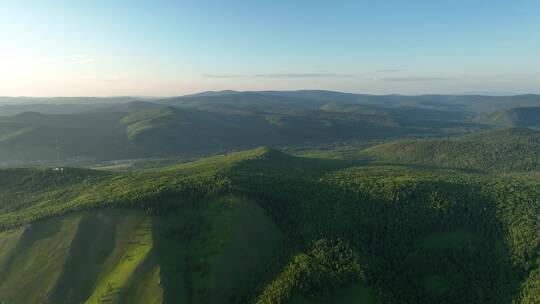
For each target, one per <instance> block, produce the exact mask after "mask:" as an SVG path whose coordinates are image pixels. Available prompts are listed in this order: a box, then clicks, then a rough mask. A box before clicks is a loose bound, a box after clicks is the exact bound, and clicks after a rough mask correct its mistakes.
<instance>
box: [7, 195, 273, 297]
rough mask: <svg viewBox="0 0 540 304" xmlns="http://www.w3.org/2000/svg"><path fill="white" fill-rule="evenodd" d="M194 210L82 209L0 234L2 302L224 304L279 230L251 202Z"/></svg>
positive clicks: (254, 271)
mask: <svg viewBox="0 0 540 304" xmlns="http://www.w3.org/2000/svg"><path fill="white" fill-rule="evenodd" d="M199 204H200V205H199V206H198V207H197V208H194V209H192V210H190V211H189V212H182V213H175V214H170V215H169V216H167V217H151V216H148V215H146V214H144V213H143V212H141V211H128V210H117V211H110V210H107V211H91V212H82V213H75V214H71V215H68V216H63V217H58V218H54V219H49V220H46V221H42V222H39V223H35V224H31V225H29V226H24V227H21V228H17V229H13V230H9V231H5V232H2V233H1V234H0V243H1V244H2V245H3V246H2V249H3V250H2V256H1V258H0V270H1V271H0V274H1V276H0V282H1V283H0V301H2V303H141V304H142V303H163V302H164V301H165V302H166V303H172V302H175V301H180V302H189V303H227V301H228V300H230V299H233V298H234V297H238V296H241V295H242V294H245V293H246V292H248V291H249V289H248V287H249V286H252V285H253V284H254V282H255V281H256V278H257V275H258V274H259V273H260V272H261V271H263V270H264V265H265V264H266V263H268V262H269V261H270V260H271V259H272V257H273V254H274V253H275V251H276V250H277V249H278V248H279V245H280V242H281V236H280V232H279V230H278V229H277V228H276V226H275V225H274V224H273V223H272V221H271V220H270V219H268V217H267V216H266V215H265V213H264V211H263V210H262V209H261V208H260V207H258V206H257V205H256V204H254V203H253V202H250V201H247V200H243V199H239V198H236V197H223V198H219V199H213V200H210V201H203V202H200V203H199ZM202 206H204V208H203V207H202ZM21 289H24V290H29V291H31V292H20V290H21Z"/></svg>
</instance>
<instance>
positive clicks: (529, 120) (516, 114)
mask: <svg viewBox="0 0 540 304" xmlns="http://www.w3.org/2000/svg"><path fill="white" fill-rule="evenodd" d="M478 121H480V122H485V123H488V124H494V125H500V126H506V127H540V107H522V108H512V109H506V110H499V111H495V112H493V113H490V114H489V115H486V116H484V117H480V118H479V119H478Z"/></svg>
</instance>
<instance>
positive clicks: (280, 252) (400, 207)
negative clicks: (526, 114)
mask: <svg viewBox="0 0 540 304" xmlns="http://www.w3.org/2000/svg"><path fill="white" fill-rule="evenodd" d="M1 173H2V174H1V176H3V177H4V178H5V180H6V183H3V185H2V188H1V189H0V193H1V195H2V198H9V199H10V200H11V202H12V203H10V204H7V205H6V206H5V207H3V208H4V209H3V211H2V214H1V215H0V227H2V228H1V230H2V231H3V232H1V234H0V244H2V248H6V249H5V250H3V251H2V253H1V254H0V301H2V302H3V303H13V302H15V303H35V302H44V303H59V302H60V303H81V302H87V303H100V301H101V303H104V302H105V303H177V302H185V303H326V302H333V303H350V302H352V301H363V302H365V303H378V302H381V303H404V302H405V303H441V302H446V303H479V302H489V303H512V301H515V303H535V302H534V301H535V299H537V297H538V288H539V286H538V284H537V283H538V281H537V279H536V278H537V274H538V271H539V269H540V264H539V261H540V260H539V259H538V258H539V257H540V251H539V248H540V227H539V225H540V218H539V215H540V204H539V202H540V192H539V191H538V187H537V181H536V182H533V181H532V180H529V179H526V178H522V177H520V176H517V175H516V176H514V177H509V176H505V177H496V176H486V175H476V174H467V173H462V172H460V171H451V170H440V169H418V168H410V167H406V166H381V165H377V164H374V165H365V164H364V165H362V164H360V163H358V162H354V161H339V160H324V159H314V158H300V157H293V156H290V155H287V154H284V153H282V152H279V151H277V150H274V149H270V148H259V149H256V150H251V151H245V152H240V153H234V154H229V155H224V156H217V157H213V158H209V159H205V160H200V161H195V162H191V163H186V164H180V165H175V166H172V167H167V168H163V169H153V170H142V171H129V172H117V173H109V172H103V171H93V170H82V169H69V168H64V169H63V170H62V169H56V170H53V169H9V170H2V171H1ZM1 201H2V202H4V201H7V200H5V199H2V200H1ZM81 274H84V275H81ZM45 277H46V278H47V280H44V279H43V278H45ZM20 288H24V289H25V290H31V292H25V293H20V292H18V291H19V290H20ZM47 301H48V302H47Z"/></svg>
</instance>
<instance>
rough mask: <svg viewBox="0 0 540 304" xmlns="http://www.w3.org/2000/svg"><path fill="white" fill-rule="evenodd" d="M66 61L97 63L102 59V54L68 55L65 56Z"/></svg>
mask: <svg viewBox="0 0 540 304" xmlns="http://www.w3.org/2000/svg"><path fill="white" fill-rule="evenodd" d="M67 59H68V61H70V62H73V63H78V64H90V63H98V62H101V61H103V57H102V56H93V55H85V54H83V55H70V56H68V57H67Z"/></svg>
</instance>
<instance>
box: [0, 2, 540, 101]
mask: <svg viewBox="0 0 540 304" xmlns="http://www.w3.org/2000/svg"><path fill="white" fill-rule="evenodd" d="M222 89H235V90H265V89H329V90H340V91H350V92H363V93H375V94H386V93H405V94H419V93H463V92H486V93H493V92H495V93H496V92H503V93H507V92H508V93H540V1H538V0H505V1H500V0H485V1H484V0H380V1H378V0H370V1H367V0H366V1H363V0H351V1H339V0H335V1H330V0H325V1H318V0H309V1H304V0H245V1H237V0H222V1H218V0H215V1H205V0H193V1H191V0H185V1H184V0H177V1H172V0H170V1H164V0H161V1H160V0H152V1H150V0H129V1H128V0H107V1H106V0H84V1H83V0H1V1H0V95H8V96H20V95H25V96H111V95H160V96H164V95H169V96H170V95H181V94H186V93H191V92H197V91H204V90H222Z"/></svg>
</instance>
